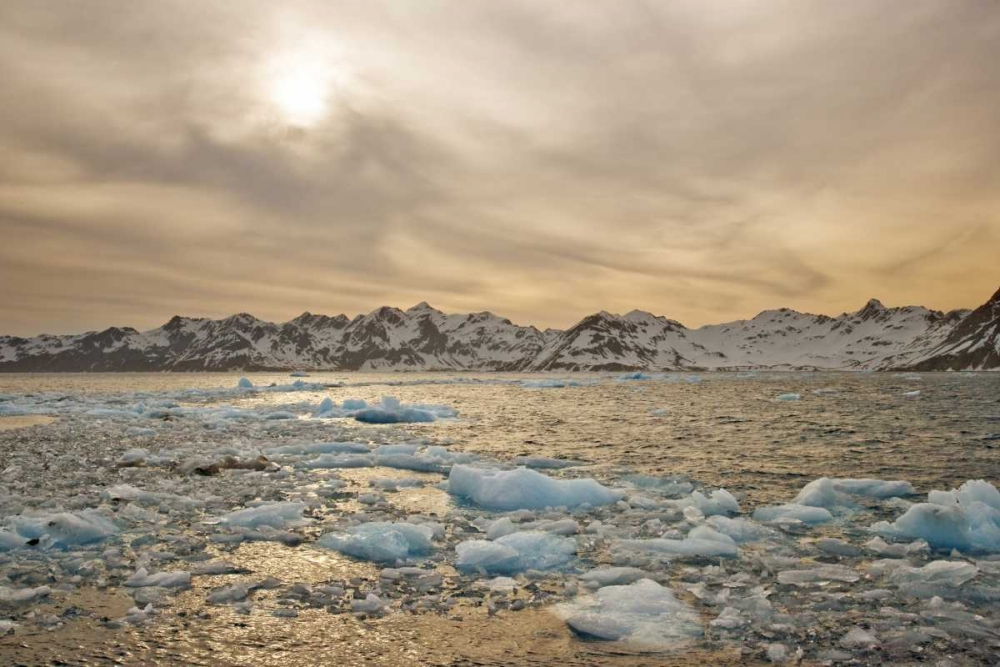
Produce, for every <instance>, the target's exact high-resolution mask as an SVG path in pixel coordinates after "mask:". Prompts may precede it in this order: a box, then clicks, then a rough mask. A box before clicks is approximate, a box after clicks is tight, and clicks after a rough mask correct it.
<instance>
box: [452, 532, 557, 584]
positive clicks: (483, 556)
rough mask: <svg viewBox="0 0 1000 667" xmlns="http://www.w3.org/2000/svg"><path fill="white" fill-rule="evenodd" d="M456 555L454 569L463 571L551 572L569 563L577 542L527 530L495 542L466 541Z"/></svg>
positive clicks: (489, 572) (458, 547) (504, 572)
mask: <svg viewBox="0 0 1000 667" xmlns="http://www.w3.org/2000/svg"><path fill="white" fill-rule="evenodd" d="M455 554H456V558H455V567H456V568H458V569H459V570H461V571H463V572H484V573H486V574H506V575H510V574H517V573H518V572H524V571H525V570H551V569H554V568H558V567H562V566H564V565H566V564H568V563H570V562H571V561H572V560H573V558H574V556H575V554H576V540H575V539H574V538H572V537H559V536H557V535H553V534H551V533H545V532H539V531H524V532H516V533H510V534H509V535H504V536H503V537H500V538H498V539H496V540H494V541H492V542H491V541H488V540H466V541H464V542H460V543H459V544H458V545H456V547H455Z"/></svg>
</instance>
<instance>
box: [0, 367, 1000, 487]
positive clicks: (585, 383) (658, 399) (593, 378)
mask: <svg viewBox="0 0 1000 667" xmlns="http://www.w3.org/2000/svg"><path fill="white" fill-rule="evenodd" d="M243 376H245V377H247V378H248V379H249V380H251V382H252V383H253V384H254V386H256V387H265V386H267V385H270V384H278V385H281V384H288V383H289V382H293V381H295V380H301V381H304V382H308V383H316V384H324V385H328V387H326V388H324V389H322V390H319V391H310V392H297V393H296V395H295V399H296V400H302V401H309V400H314V401H316V402H317V403H318V402H319V401H320V400H322V398H323V397H326V396H329V397H331V398H332V399H333V400H334V401H338V402H339V401H343V400H344V399H352V398H359V399H364V400H367V401H369V402H375V401H378V400H379V399H380V398H381V397H382V396H384V395H392V396H395V397H397V398H399V399H400V400H402V401H403V402H404V403H432V404H445V405H450V406H452V407H454V408H456V409H457V410H458V411H459V415H460V416H459V418H458V419H456V420H447V421H438V422H436V423H433V424H426V425H424V424H411V425H409V426H408V428H409V430H410V431H412V432H414V433H418V434H421V435H426V436H433V437H436V438H446V439H450V440H452V441H454V442H455V443H457V444H459V445H460V446H461V448H462V449H463V450H466V451H475V452H482V453H485V454H488V455H490V456H494V457H498V458H510V457H513V456H517V455H540V456H551V457H562V458H571V459H582V460H584V461H586V462H588V463H590V464H593V465H595V466H598V467H608V468H627V469H630V470H633V471H636V472H641V473H648V474H661V475H665V474H683V475H687V476H689V477H691V478H692V479H694V480H697V481H700V482H702V483H703V484H705V485H707V486H722V487H725V488H727V489H731V490H734V491H737V490H738V491H740V492H741V493H745V494H747V496H749V497H751V498H752V499H753V500H755V501H762V502H763V501H773V500H775V499H780V498H785V497H787V496H788V495H789V494H791V495H794V492H795V491H797V490H798V489H799V488H800V487H801V486H802V484H803V483H804V481H809V480H812V479H816V478H817V477H823V476H835V477H875V478H889V477H891V478H899V479H908V480H910V481H911V482H913V483H914V484H915V485H916V486H918V488H943V487H944V486H947V485H957V484H960V483H961V482H963V481H965V480H967V479H973V478H980V477H982V478H986V479H990V480H996V479H998V478H1000V453H998V449H1000V439H998V434H1000V373H922V374H916V373H907V374H888V373H885V374H883V373H759V374H739V373H706V374H701V375H690V374H670V375H666V376H662V377H664V378H666V379H655V378H656V377H657V376H655V375H652V376H650V377H651V378H652V379H639V380H623V379H620V378H622V377H626V376H623V375H607V374H604V375H599V374H588V373H574V374H513V375H508V374H468V373H463V374H444V373H406V374H402V373H314V374H311V375H310V376H309V377H305V378H290V377H289V375H288V374H287V373H247V374H233V373H94V374H80V373H52V374H35V373H25V374H20V373H14V374H0V395H3V394H10V395H18V394H21V395H23V394H30V393H38V392H54V393H59V394H68V395H88V396H95V397H100V396H116V395H121V394H127V393H131V392H166V393H169V392H176V391H183V390H187V389H204V390H212V389H226V388H231V387H233V386H235V385H236V382H237V380H238V379H239V378H240V377H243ZM560 379H566V380H569V381H570V382H579V383H580V384H581V385H582V386H569V387H563V388H534V387H524V386H522V383H525V382H533V381H546V380H548V381H551V380H560ZM591 382H593V383H594V384H589V383H591ZM914 391H919V392H920V394H919V395H918V396H907V394H910V393H912V392H914ZM790 393H793V394H794V393H797V394H799V396H800V399H799V400H797V401H782V400H776V397H777V396H780V395H783V394H790ZM288 396H289V395H288V394H285V393H273V394H260V395H256V396H253V397H250V398H240V399H235V400H226V401H225V402H226V403H227V404H232V405H237V406H240V405H249V406H260V405H261V404H266V403H271V404H274V405H279V404H281V403H283V402H285V401H287V400H288Z"/></svg>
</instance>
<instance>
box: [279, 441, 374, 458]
mask: <svg viewBox="0 0 1000 667" xmlns="http://www.w3.org/2000/svg"><path fill="white" fill-rule="evenodd" d="M359 453H360V454H367V453H368V445H366V444H364V443H361V442H317V443H313V444H309V445H283V446H281V447H273V448H272V449H270V450H268V455H269V456H289V455H290V456H304V455H314V454H359Z"/></svg>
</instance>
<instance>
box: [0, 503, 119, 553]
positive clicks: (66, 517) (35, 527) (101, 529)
mask: <svg viewBox="0 0 1000 667" xmlns="http://www.w3.org/2000/svg"><path fill="white" fill-rule="evenodd" d="M6 523H7V525H8V526H9V527H10V528H11V529H13V531H14V532H16V533H17V534H18V535H20V536H21V537H23V538H25V539H28V540H33V539H38V540H44V541H45V542H47V544H48V545H50V546H52V547H55V548H59V549H68V548H70V547H75V546H79V545H87V544H93V543H95V542H101V541H103V540H106V539H107V538H109V537H111V536H112V535H115V534H117V533H118V527H117V526H116V525H115V523H114V521H112V520H111V519H110V518H108V517H107V516H105V515H104V514H102V513H101V512H100V511H98V510H94V509H88V510H83V511H81V512H57V513H47V512H25V513H24V514H20V515H17V516H10V517H7V519H6Z"/></svg>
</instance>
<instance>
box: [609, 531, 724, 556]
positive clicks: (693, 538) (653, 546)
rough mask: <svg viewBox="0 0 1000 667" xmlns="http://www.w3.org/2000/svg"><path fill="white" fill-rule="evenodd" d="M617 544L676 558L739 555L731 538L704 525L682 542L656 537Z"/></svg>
mask: <svg viewBox="0 0 1000 667" xmlns="http://www.w3.org/2000/svg"><path fill="white" fill-rule="evenodd" d="M618 544H620V545H621V546H624V547H630V548H634V549H642V550H644V551H655V552H659V553H664V554H676V555H678V556H700V557H705V558H710V557H735V556H738V555H739V548H738V547H737V546H736V542H735V541H734V540H733V538H731V537H729V535H726V534H724V533H720V532H718V531H717V530H715V529H713V528H711V527H710V526H706V525H702V526H696V527H694V528H692V529H691V532H690V533H688V535H687V537H685V538H684V539H682V540H675V539H669V538H664V537H658V538H653V539H649V540H621V541H620V542H619V543H618Z"/></svg>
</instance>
